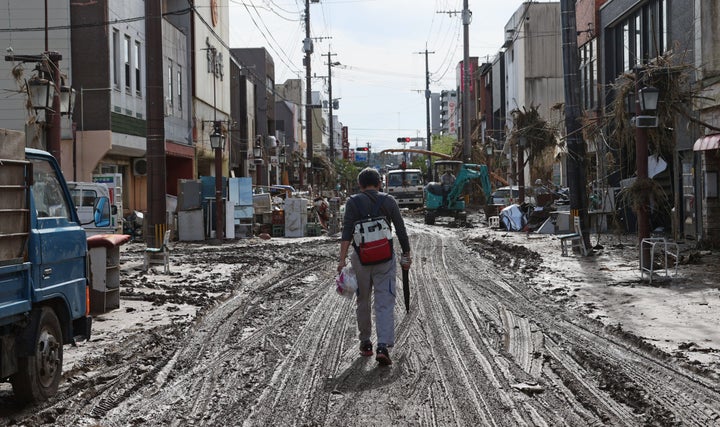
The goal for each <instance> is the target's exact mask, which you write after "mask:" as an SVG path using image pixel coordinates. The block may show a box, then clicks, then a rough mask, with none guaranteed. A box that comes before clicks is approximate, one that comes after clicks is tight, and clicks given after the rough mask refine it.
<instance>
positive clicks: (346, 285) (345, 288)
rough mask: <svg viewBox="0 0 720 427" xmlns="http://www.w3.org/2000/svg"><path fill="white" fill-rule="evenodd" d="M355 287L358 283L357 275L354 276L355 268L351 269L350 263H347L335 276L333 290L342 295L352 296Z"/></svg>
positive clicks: (355, 289)
mask: <svg viewBox="0 0 720 427" xmlns="http://www.w3.org/2000/svg"><path fill="white" fill-rule="evenodd" d="M357 287H358V285H357V277H355V270H353V268H352V265H351V264H348V265H346V266H345V268H343V269H342V271H341V272H340V274H338V276H337V277H336V278H335V291H337V293H338V294H340V295H342V296H344V297H347V298H352V296H353V295H354V294H355V291H357Z"/></svg>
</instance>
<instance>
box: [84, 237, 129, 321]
mask: <svg viewBox="0 0 720 427" xmlns="http://www.w3.org/2000/svg"><path fill="white" fill-rule="evenodd" d="M129 240H130V236H129V235H127V234H96V235H93V236H90V237H88V239H87V245H88V258H89V259H90V283H91V288H90V311H91V312H92V313H105V312H107V311H110V310H112V309H115V308H120V246H121V245H123V244H124V243H127V242H128V241H129Z"/></svg>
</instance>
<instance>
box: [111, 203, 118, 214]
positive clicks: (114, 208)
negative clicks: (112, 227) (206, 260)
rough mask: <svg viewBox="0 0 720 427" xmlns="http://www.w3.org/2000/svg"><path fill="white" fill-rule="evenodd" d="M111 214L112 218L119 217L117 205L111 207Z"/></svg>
mask: <svg viewBox="0 0 720 427" xmlns="http://www.w3.org/2000/svg"><path fill="white" fill-rule="evenodd" d="M110 214H111V215H112V216H115V215H117V206H116V205H112V206H111V207H110Z"/></svg>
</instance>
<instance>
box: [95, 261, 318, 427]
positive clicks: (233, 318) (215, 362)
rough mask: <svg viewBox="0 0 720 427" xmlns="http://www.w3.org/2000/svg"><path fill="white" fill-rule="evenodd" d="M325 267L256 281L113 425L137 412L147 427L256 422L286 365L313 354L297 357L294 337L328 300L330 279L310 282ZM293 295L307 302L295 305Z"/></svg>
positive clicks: (210, 318) (218, 312) (201, 328)
mask: <svg viewBox="0 0 720 427" xmlns="http://www.w3.org/2000/svg"><path fill="white" fill-rule="evenodd" d="M325 262H326V261H324V260H321V261H315V262H309V263H306V264H305V265H302V266H301V268H300V269H298V270H296V271H292V272H288V271H287V270H277V271H274V272H270V273H268V274H266V275H264V276H262V277H257V278H256V283H255V287H254V288H253V289H251V290H249V291H247V292H243V293H241V294H238V295H236V296H235V297H233V298H231V299H230V300H228V301H226V302H225V303H224V304H222V305H221V306H220V307H218V308H217V309H215V310H213V311H212V312H211V313H209V314H208V315H207V316H205V318H203V319H202V320H201V321H200V323H199V324H198V328H197V331H196V333H194V334H192V335H190V336H189V339H188V342H187V344H186V345H185V346H184V347H183V348H180V349H179V350H178V353H179V355H178V357H177V362H176V364H175V367H173V369H172V370H171V372H170V373H169V374H168V379H167V381H166V382H165V383H164V384H162V385H161V386H158V387H153V388H152V389H149V390H145V391H144V392H143V393H142V394H140V395H138V396H135V397H133V398H132V399H129V400H127V401H126V402H125V403H124V405H123V407H121V408H119V409H118V411H116V412H117V414H115V413H109V414H108V420H109V421H111V422H113V421H115V422H118V423H120V424H122V423H123V420H124V419H125V417H126V416H127V414H130V413H134V414H143V415H141V417H142V419H143V421H144V422H145V423H146V424H148V425H183V424H186V423H199V424H202V425H218V424H227V423H230V424H232V425H238V424H239V423H241V420H243V419H245V418H247V417H248V416H251V410H250V408H252V404H253V402H255V401H256V400H258V399H263V394H264V393H267V390H268V388H267V387H266V386H267V385H268V384H272V383H273V378H275V377H277V376H278V373H279V372H282V364H283V363H284V361H286V360H288V359H289V358H291V355H292V354H293V353H296V354H306V355H312V354H313V349H312V348H311V347H307V348H304V349H303V351H302V352H301V351H299V350H293V348H294V347H296V346H299V345H301V343H302V340H301V339H300V338H299V337H295V336H294V335H296V334H297V335H302V333H303V332H302V330H301V328H300V326H301V325H303V324H304V323H305V322H304V320H303V318H304V317H306V316H308V307H311V306H313V305H316V302H317V300H318V299H319V298H320V297H321V296H322V294H323V293H327V290H328V289H327V288H326V287H324V284H325V283H326V282H327V280H326V279H325V280H324V279H323V278H322V277H320V278H319V279H317V280H310V281H308V280H305V281H304V279H306V278H307V277H309V276H313V274H314V272H315V271H317V270H318V267H319V265H321V264H323V263H325ZM294 293H297V294H302V295H303V296H302V297H301V298H299V299H296V297H295V296H293V294H294ZM293 342H294V343H295V344H294V345H293V344H292V343H293ZM303 352H304V353H303ZM328 360H332V358H328ZM136 416H137V415H136ZM275 416H277V414H275Z"/></svg>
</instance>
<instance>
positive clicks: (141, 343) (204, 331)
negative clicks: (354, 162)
mask: <svg viewBox="0 0 720 427" xmlns="http://www.w3.org/2000/svg"><path fill="white" fill-rule="evenodd" d="M483 228H484V229H485V230H487V227H485V226H482V225H480V224H479V221H476V225H475V227H473V228H453V227H448V226H443V225H442V224H439V225H437V226H434V227H428V226H426V225H423V224H422V219H421V218H420V217H410V218H408V229H409V233H410V237H411V243H412V247H413V252H414V260H415V261H414V264H413V268H412V269H411V270H410V283H411V287H412V299H411V309H410V312H409V313H407V314H406V312H405V307H404V305H403V303H402V297H401V295H398V301H397V305H396V310H395V315H396V333H397V343H396V346H395V348H393V349H392V357H393V361H394V363H393V365H392V366H390V367H380V366H378V365H377V363H376V362H375V360H374V358H362V357H360V356H359V354H358V342H357V338H356V335H357V331H356V324H355V312H354V303H353V302H352V301H351V300H349V299H345V298H343V297H340V296H339V295H337V294H336V293H335V290H334V273H335V271H334V269H335V266H336V259H337V251H338V247H339V243H338V240H337V239H336V238H330V237H317V238H304V239H299V240H292V239H272V240H268V241H264V240H260V239H250V240H241V241H237V242H234V243H230V244H225V245H222V246H201V245H198V244H186V243H176V244H175V245H174V246H173V248H172V255H171V270H172V271H171V274H170V275H169V276H167V275H163V274H162V272H161V269H160V268H158V269H156V270H154V271H152V272H150V273H148V274H146V273H143V272H142V271H141V270H140V265H141V262H142V261H141V257H142V250H143V248H144V246H142V245H140V244H131V245H128V246H127V247H126V248H124V249H123V254H122V257H123V259H122V262H123V270H122V301H121V306H120V309H119V310H115V311H114V312H111V313H108V314H107V315H101V316H98V317H97V318H96V319H95V328H96V336H95V337H94V338H93V339H92V340H91V342H89V343H79V344H78V347H76V348H73V347H66V348H65V359H66V372H65V373H64V380H63V382H62V384H61V387H60V392H59V393H58V395H57V396H55V397H54V398H53V399H52V400H51V401H50V402H47V403H45V404H40V405H38V406H34V407H28V408H19V407H17V406H16V405H15V404H14V401H13V397H12V393H11V391H10V388H9V386H8V385H7V384H3V385H2V388H0V415H1V417H2V418H1V419H0V420H1V421H0V422H1V423H2V425H27V426H31V425H32V426H38V425H65V426H70V425H73V426H95V425H99V426H132V425H143V426H146V425H149V426H185V425H198V426H199V425H203V426H205V425H206V426H216V425H248V426H255V425H258V426H266V425H278V426H281V425H313V426H315V425H321V426H322V425H324V426H338V425H366V424H369V423H372V424H374V425H430V426H446V425H458V426H476V425H495V426H508V425H548V426H556V425H571V426H586V425H638V426H640V425H662V426H671V425H697V426H709V425H720V385H719V383H718V375H717V373H718V369H717V366H718V365H717V350H712V346H711V345H707V346H706V347H707V348H710V349H711V350H709V351H707V352H705V353H704V355H705V356H708V354H709V357H710V360H711V361H710V362H707V361H706V362H702V363H689V361H688V360H689V359H688V358H687V357H685V356H686V355H682V357H679V355H678V354H673V353H672V352H671V351H669V350H667V349H665V348H663V347H662V346H661V345H654V344H653V343H652V342H650V340H648V339H642V337H638V336H637V335H636V334H634V333H631V332H628V331H627V330H626V329H624V328H623V327H622V326H621V325H617V324H614V325H610V324H609V323H613V322H603V321H602V319H603V318H606V317H607V316H610V315H611V314H612V313H611V312H612V308H613V307H605V308H603V307H597V306H588V305H587V304H586V305H585V306H584V307H585V309H579V308H578V304H575V303H572V301H571V300H570V299H569V298H562V295H560V296H559V294H562V293H563V292H565V293H567V292H568V291H567V289H566V290H565V291H558V288H550V287H549V286H547V284H546V283H545V282H544V281H543V279H542V278H543V277H544V278H548V277H549V278H552V277H553V275H555V274H557V273H556V272H555V271H553V270H552V269H551V268H550V267H549V266H548V263H547V262H545V261H543V257H542V256H541V254H539V253H538V252H537V251H535V250H533V249H531V248H526V247H525V246H526V245H524V244H522V240H519V242H521V243H517V242H516V243H512V242H503V241H502V240H501V239H496V238H494V237H492V236H489V235H487V234H484V233H481V232H479V231H478V230H479V229H483ZM546 242H547V243H545V245H546V246H549V245H554V246H552V247H551V248H550V249H548V250H552V251H553V252H559V243H558V242H557V241H556V240H550V239H548V240H547V241H546ZM575 258H576V257H571V258H570V259H568V260H567V262H568V263H571V262H573V263H575V262H577V261H576V260H575ZM606 274H607V275H608V276H612V272H611V271H610V272H606ZM558 277H559V275H558ZM591 279H597V277H595V278H591V277H589V276H588V278H587V280H591ZM558 280H559V279H558ZM571 281H572V282H575V283H582V282H583V279H582V276H581V275H577V274H576V275H575V276H573V278H572V280H571ZM608 281H610V280H609V279H608ZM616 282H619V280H617V281H616ZM400 283H401V281H400V280H399V278H398V293H400ZM636 284H637V283H636ZM636 284H633V285H632V286H630V287H629V288H628V291H627V292H628V295H629V292H630V291H631V290H634V289H635V288H637V287H639V286H643V285H642V284H637V285H638V286H637V287H636V286H635V285H636ZM613 286H614V287H615V288H617V287H618V286H623V285H619V284H618V283H615V282H614V283H613ZM630 288H632V289H630ZM608 292H609V291H608ZM712 292H715V294H714V298H715V300H713V301H712V302H711V303H709V304H710V306H711V308H712V309H713V310H714V311H717V305H718V303H719V302H718V301H716V300H717V289H714V290H712ZM601 304H602V302H598V303H597V304H596V305H601ZM703 307H704V306H703ZM113 322H117V326H113V325H115V323H113ZM123 322H125V323H123ZM128 322H129V325H130V326H128ZM114 328H117V331H115V329H114ZM116 332H117V333H116ZM693 344H695V345H696V346H701V347H702V346H704V345H705V344H703V343H693ZM712 358H714V361H712V360H713V359H712Z"/></svg>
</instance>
